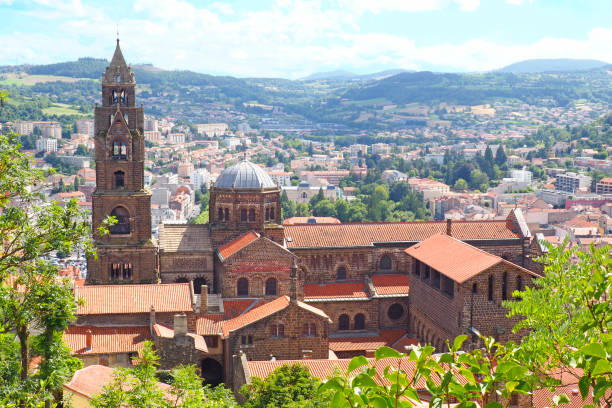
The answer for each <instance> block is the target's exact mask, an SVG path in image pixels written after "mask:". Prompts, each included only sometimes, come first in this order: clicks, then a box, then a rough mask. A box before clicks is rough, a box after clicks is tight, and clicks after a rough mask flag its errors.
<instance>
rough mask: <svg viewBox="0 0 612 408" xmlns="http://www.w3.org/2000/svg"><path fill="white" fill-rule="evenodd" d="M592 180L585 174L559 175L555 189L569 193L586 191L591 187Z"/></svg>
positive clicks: (569, 173) (570, 173) (568, 173)
mask: <svg viewBox="0 0 612 408" xmlns="http://www.w3.org/2000/svg"><path fill="white" fill-rule="evenodd" d="M591 180H592V178H591V177H590V176H586V175H584V174H577V173H572V172H567V173H563V174H558V175H557V181H556V183H555V189H556V190H560V191H565V192H568V193H575V192H578V191H586V190H588V188H589V187H590V186H591Z"/></svg>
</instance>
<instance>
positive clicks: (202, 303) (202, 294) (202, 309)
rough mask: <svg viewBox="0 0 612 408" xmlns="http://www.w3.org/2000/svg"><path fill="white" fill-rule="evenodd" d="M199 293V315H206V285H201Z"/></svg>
mask: <svg viewBox="0 0 612 408" xmlns="http://www.w3.org/2000/svg"><path fill="white" fill-rule="evenodd" d="M201 289H202V290H201V291H200V314H201V315H202V316H203V315H205V314H207V313H208V285H202V286H201Z"/></svg>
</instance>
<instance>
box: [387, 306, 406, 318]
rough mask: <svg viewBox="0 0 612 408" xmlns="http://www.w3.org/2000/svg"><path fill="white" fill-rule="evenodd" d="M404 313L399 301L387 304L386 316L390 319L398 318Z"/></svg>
mask: <svg viewBox="0 0 612 408" xmlns="http://www.w3.org/2000/svg"><path fill="white" fill-rule="evenodd" d="M403 315H404V307H403V306H402V305H400V304H399V303H394V304H392V305H391V306H389V310H387V316H389V319H391V320H398V319H400V318H401V317H402V316H403Z"/></svg>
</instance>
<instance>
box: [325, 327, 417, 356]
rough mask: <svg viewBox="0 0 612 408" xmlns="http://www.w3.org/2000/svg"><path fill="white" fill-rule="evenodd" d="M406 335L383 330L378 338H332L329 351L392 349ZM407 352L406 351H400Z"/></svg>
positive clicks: (398, 330) (395, 331)
mask: <svg viewBox="0 0 612 408" xmlns="http://www.w3.org/2000/svg"><path fill="white" fill-rule="evenodd" d="M405 334H406V331H405V330H401V329H397V330H381V331H380V334H379V335H377V336H362V337H330V338H329V349H330V350H333V351H334V352H340V351H367V350H376V349H377V348H379V347H382V346H389V347H391V346H392V345H393V343H395V342H396V341H398V340H400V339H401V338H402V337H403V336H404V335H405ZM400 351H402V352H405V350H400Z"/></svg>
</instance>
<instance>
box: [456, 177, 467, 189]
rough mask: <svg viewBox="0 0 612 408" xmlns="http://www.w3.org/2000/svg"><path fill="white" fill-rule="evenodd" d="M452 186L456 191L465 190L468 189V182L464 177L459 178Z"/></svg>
mask: <svg viewBox="0 0 612 408" xmlns="http://www.w3.org/2000/svg"><path fill="white" fill-rule="evenodd" d="M453 188H454V189H455V190H457V191H465V190H467V189H468V183H467V181H465V180H464V179H462V178H460V179H458V180H457V181H456V182H455V185H454V186H453Z"/></svg>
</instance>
